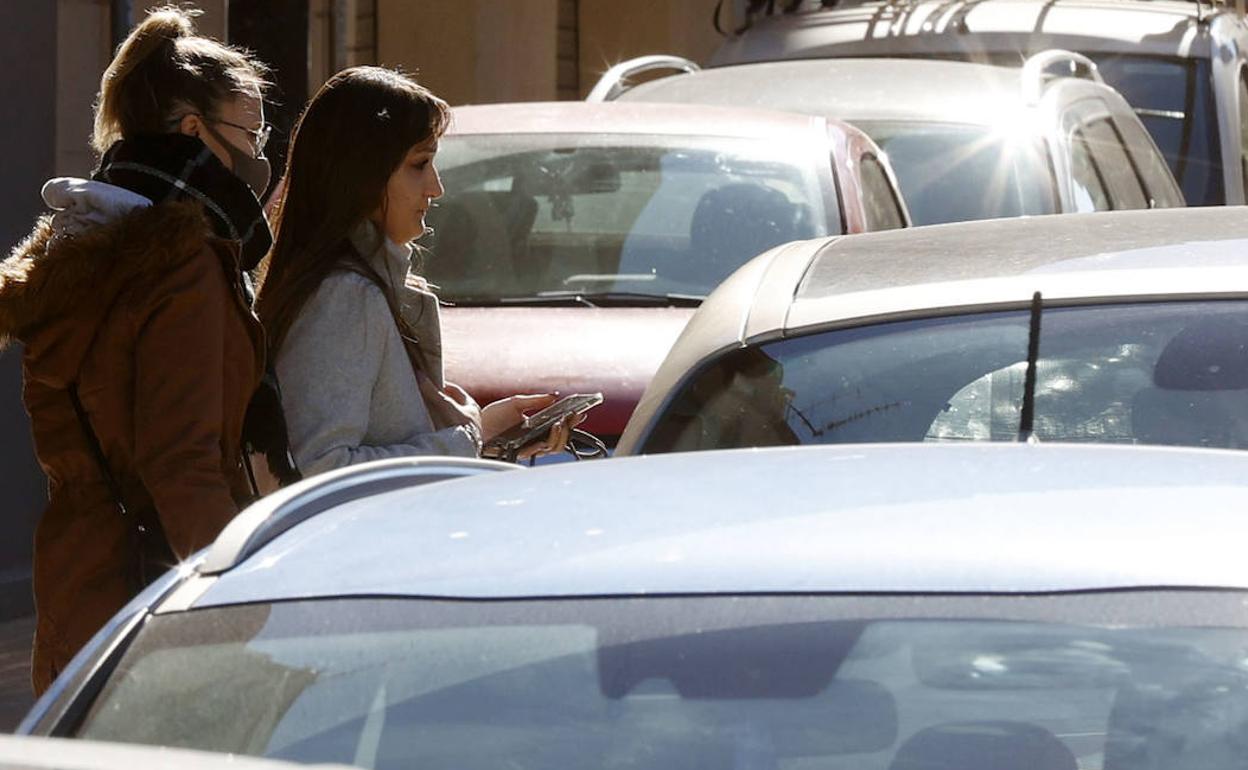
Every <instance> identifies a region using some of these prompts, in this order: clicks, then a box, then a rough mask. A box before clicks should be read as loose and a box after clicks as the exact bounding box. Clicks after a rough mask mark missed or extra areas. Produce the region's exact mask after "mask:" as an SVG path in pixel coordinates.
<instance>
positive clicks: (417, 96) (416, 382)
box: [256, 67, 570, 473]
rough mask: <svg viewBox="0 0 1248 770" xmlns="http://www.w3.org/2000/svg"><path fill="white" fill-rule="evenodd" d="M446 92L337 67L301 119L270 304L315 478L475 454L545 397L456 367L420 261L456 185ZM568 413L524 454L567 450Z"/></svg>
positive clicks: (262, 303)
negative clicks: (448, 173)
mask: <svg viewBox="0 0 1248 770" xmlns="http://www.w3.org/2000/svg"><path fill="white" fill-rule="evenodd" d="M449 114H450V113H449V110H448V108H447V106H446V103H445V102H443V101H442V100H441V99H439V98H438V97H436V96H434V95H433V94H431V93H430V92H429V91H427V90H426V89H424V88H422V87H421V86H419V85H417V84H416V83H414V82H413V81H411V80H410V79H408V78H406V77H404V76H403V75H400V74H399V73H397V72H393V71H391V70H386V69H382V68H379V67H355V68H352V69H349V70H344V71H343V72H340V73H338V74H337V75H335V76H334V77H332V78H330V80H329V82H327V83H326V84H325V85H324V86H323V87H322V88H321V90H320V91H319V92H318V93H317V94H316V96H315V97H313V99H312V101H311V102H310V103H309V104H308V107H307V110H306V111H305V112H304V115H303V117H302V118H301V119H300V121H299V125H298V126H297V127H296V129H295V133H294V137H293V140H292V142H291V146H290V147H291V149H290V157H289V161H288V163H287V167H286V175H285V178H284V188H283V192H282V197H281V199H280V201H279V202H278V203H277V205H276V207H275V216H274V230H275V232H276V238H275V242H274V246H273V252H272V254H271V255H270V259H269V266H268V271H267V273H266V275H265V279H264V285H263V287H262V288H261V290H260V296H259V299H258V301H257V303H256V308H257V311H258V312H259V314H260V318H261V320H262V321H263V322H264V325H265V329H266V331H267V332H268V341H269V345H270V355H272V356H273V357H274V358H275V361H276V368H277V373H278V375H279V377H280V379H281V382H282V396H283V398H282V403H283V406H284V407H285V411H286V418H287V421H288V423H289V425H290V445H291V449H292V450H293V452H294V455H295V459H296V460H297V461H298V465H299V468H300V469H301V470H302V471H304V472H305V473H317V472H321V471H326V470H330V469H332V468H339V467H342V466H345V465H350V464H353V463H359V462H364V461H366V460H375V459H379V458H384V457H402V456H408V455H419V454H449V455H465V456H474V455H476V454H477V453H478V452H479V451H480V448H481V443H482V440H483V439H484V440H486V441H488V440H489V439H490V438H491V437H492V436H494V435H495V434H497V433H499V432H501V431H502V430H503V429H505V428H507V427H509V426H511V425H513V424H515V423H517V422H519V421H520V420H521V419H522V417H523V413H524V412H526V411H529V410H532V409H538V408H541V407H543V406H546V405H547V404H549V403H550V402H552V401H553V400H554V397H553V396H550V395H538V396H513V397H511V398H506V399H502V400H500V401H496V402H494V403H491V404H488V405H487V406H485V407H484V408H478V406H477V404H476V402H474V401H473V400H472V398H470V397H469V396H468V395H467V394H466V393H465V392H464V391H463V390H461V389H460V388H458V387H457V386H455V385H454V384H453V383H448V382H446V381H445V380H444V378H443V370H442V339H441V332H440V326H439V320H438V318H439V316H438V300H437V297H436V296H435V295H434V294H433V292H432V288H431V287H430V286H429V285H428V284H426V283H425V282H424V280H423V279H421V278H420V277H419V276H417V275H415V274H413V273H412V272H410V268H411V260H412V254H413V252H412V246H411V245H410V244H411V241H413V240H414V239H416V238H417V237H419V236H420V235H421V234H422V233H423V232H424V229H425V221H424V217H425V212H426V211H427V210H428V208H429V206H430V203H431V201H433V200H434V199H435V198H437V197H439V196H440V195H441V194H442V183H441V181H440V179H439V178H438V172H437V168H436V167H435V166H434V155H435V154H436V153H437V149H438V139H439V137H440V136H441V135H442V132H443V131H444V130H445V129H446V125H447V121H448V119H449ZM569 429H570V423H566V422H565V423H564V424H561V425H558V426H556V427H555V428H554V429H553V430H552V431H551V434H550V435H549V436H548V437H547V440H546V441H545V442H544V443H543V444H539V445H538V446H534V447H530V448H529V450H528V451H527V452H525V453H524V454H525V455H533V454H536V453H540V452H544V451H552V450H557V449H562V447H563V445H564V443H565V442H566V440H567V436H568V432H569Z"/></svg>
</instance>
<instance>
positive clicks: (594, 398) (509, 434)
mask: <svg viewBox="0 0 1248 770" xmlns="http://www.w3.org/2000/svg"><path fill="white" fill-rule="evenodd" d="M601 403H602V394H601V393H574V394H572V395H570V396H564V397H563V398H561V399H559V400H558V401H555V402H554V403H552V404H550V405H549V406H546V407H545V408H543V409H541V410H539V411H537V412H535V413H533V414H531V415H528V416H527V417H524V418H523V419H522V420H520V422H518V423H515V424H513V425H512V426H511V427H509V428H507V429H505V430H503V431H500V432H499V433H498V434H497V435H495V436H493V437H491V438H488V439H487V440H486V442H485V446H484V447H483V448H482V455H483V456H485V457H503V458H507V459H517V458H520V457H521V456H522V455H523V454H524V450H525V449H526V448H531V447H532V445H533V444H536V443H537V442H539V441H541V440H542V439H544V438H546V437H547V436H548V435H549V434H550V433H551V431H552V430H554V429H555V428H556V427H557V426H558V425H559V423H560V421H563V420H575V422H580V418H581V416H582V415H584V414H585V413H586V412H588V411H589V410H590V409H592V408H594V407H595V406H597V405H598V404H601ZM491 406H492V405H491ZM486 409H489V407H486ZM572 424H575V423H572ZM556 449H557V448H556Z"/></svg>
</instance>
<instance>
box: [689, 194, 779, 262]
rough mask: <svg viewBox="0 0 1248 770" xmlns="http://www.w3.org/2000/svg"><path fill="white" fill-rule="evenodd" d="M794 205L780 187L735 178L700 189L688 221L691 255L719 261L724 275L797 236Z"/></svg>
mask: <svg viewBox="0 0 1248 770" xmlns="http://www.w3.org/2000/svg"><path fill="white" fill-rule="evenodd" d="M797 219H798V210H797V207H796V206H794V205H793V204H792V203H790V202H789V199H788V197H786V196H785V195H784V193H782V192H780V191H779V190H775V189H773V188H771V187H768V186H766V185H763V184H758V183H754V182H734V183H732V184H726V185H723V186H722V187H717V188H715V189H713V190H709V191H707V192H706V193H703V195H702V197H701V198H700V199H699V200H698V205H697V208H695V209H694V211H693V219H692V220H691V222H690V224H689V244H690V247H691V248H692V250H693V253H694V258H695V259H698V260H699V261H702V262H707V261H709V262H711V263H714V264H715V265H717V266H723V267H724V268H727V269H726V270H721V272H722V273H723V276H724V277H726V276H727V275H728V273H730V272H732V270H735V269H736V268H738V267H740V266H741V265H743V264H745V263H746V262H747V261H748V260H749V259H751V258H752V257H755V256H757V255H759V254H761V253H763V252H764V251H766V250H767V249H770V248H771V247H773V246H779V245H780V244H782V243H785V242H787V241H791V240H793V239H794V238H796V237H797Z"/></svg>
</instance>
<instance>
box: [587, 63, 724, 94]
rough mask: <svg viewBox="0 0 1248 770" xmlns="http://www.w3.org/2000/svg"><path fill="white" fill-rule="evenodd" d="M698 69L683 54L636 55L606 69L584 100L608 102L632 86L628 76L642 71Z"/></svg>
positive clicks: (685, 70)
mask: <svg viewBox="0 0 1248 770" xmlns="http://www.w3.org/2000/svg"><path fill="white" fill-rule="evenodd" d="M700 69H702V68H701V67H699V66H698V63H697V62H695V61H691V60H689V59H686V58H684V57H683V56H668V55H666V54H653V55H650V56H638V57H637V58H636V59H629V60H628V61H624V62H620V63H619V64H617V65H615V66H614V67H612V68H611V69H609V70H607V71H606V73H604V74H603V76H602V77H600V78H599V79H598V82H597V83H595V84H594V87H593V88H592V89H591V90H590V92H589V96H586V97H585V101H587V102H609V101H611V100H612V99H614V98H615V97H617V96H619V95H620V94H622V93H624V92H625V91H627V90H628V89H629V88H631V87H632V86H630V85H628V80H629V78H632V77H635V76H637V75H640V74H642V73H644V72H654V71H656V70H677V71H679V72H697V71H698V70H700Z"/></svg>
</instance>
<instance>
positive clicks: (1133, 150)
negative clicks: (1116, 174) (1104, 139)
mask: <svg viewBox="0 0 1248 770" xmlns="http://www.w3.org/2000/svg"><path fill="white" fill-rule="evenodd" d="M1241 88H1242V86H1241ZM1240 109H1241V110H1242V109H1244V107H1243V105H1242V103H1241V105H1240ZM1114 126H1115V128H1117V129H1118V131H1119V133H1120V134H1121V135H1122V138H1123V140H1124V141H1125V142H1126V147H1127V152H1129V153H1130V154H1131V158H1132V159H1133V160H1134V161H1135V169H1136V171H1138V172H1139V174H1140V177H1142V178H1143V180H1144V185H1145V187H1147V188H1148V196H1149V199H1150V201H1151V202H1152V207H1153V208H1175V207H1179V206H1183V205H1185V202H1184V200H1183V197H1182V193H1180V192H1179V191H1178V188H1177V185H1176V184H1175V183H1174V181H1173V179H1174V178H1173V177H1172V176H1171V175H1170V167H1169V166H1167V165H1166V161H1165V158H1163V157H1162V156H1161V153H1160V151H1158V150H1157V149H1156V146H1155V145H1154V144H1153V142H1152V140H1151V139H1150V138H1149V136H1148V132H1147V131H1145V130H1144V127H1143V126H1141V125H1140V124H1139V123H1137V122H1135V121H1133V120H1116V121H1114Z"/></svg>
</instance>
